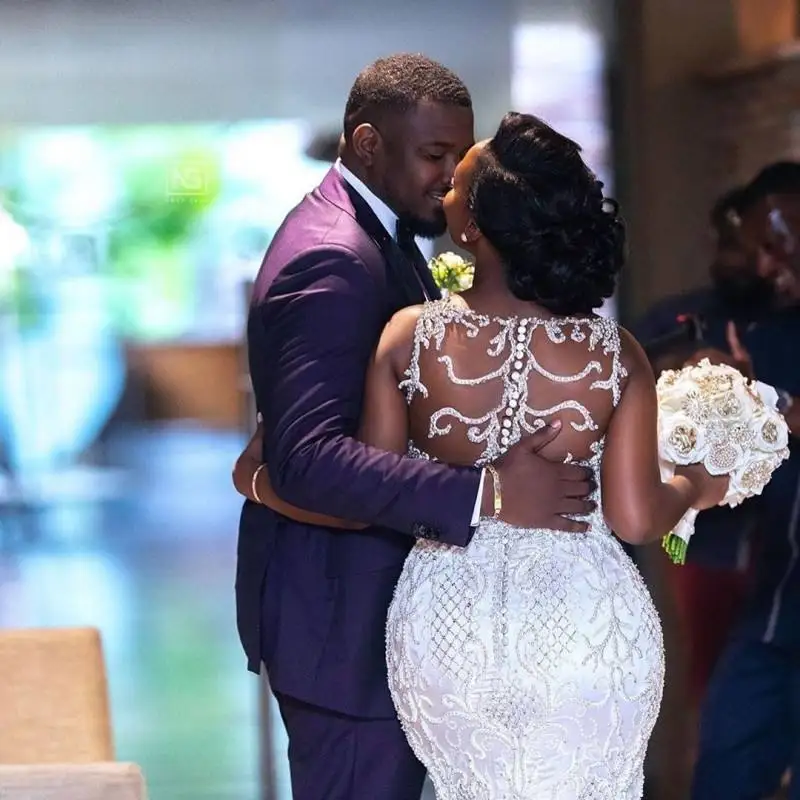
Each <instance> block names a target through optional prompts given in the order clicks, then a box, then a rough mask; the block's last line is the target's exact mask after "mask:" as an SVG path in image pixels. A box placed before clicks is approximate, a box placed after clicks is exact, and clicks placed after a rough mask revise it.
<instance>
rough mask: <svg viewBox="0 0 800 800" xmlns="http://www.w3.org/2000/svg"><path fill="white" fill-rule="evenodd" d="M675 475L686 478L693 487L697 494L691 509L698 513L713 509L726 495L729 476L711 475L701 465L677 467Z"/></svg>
mask: <svg viewBox="0 0 800 800" xmlns="http://www.w3.org/2000/svg"><path fill="white" fill-rule="evenodd" d="M675 474H676V475H680V476H681V477H683V478H686V480H688V481H689V483H691V484H692V486H693V487H694V489H695V491H696V492H697V500H695V502H694V503H692V508H696V509H697V510H698V511H705V510H706V509H709V508H715V507H716V506H718V505H719V504H720V503H721V502H722V501H723V500H724V499H725V495H726V494H727V493H728V484H729V483H730V478H729V476H727V475H712V474H711V473H709V471H708V470H707V469H706V468H705V467H704V466H703V465H702V464H689V465H688V466H685V467H677V468H676V469H675Z"/></svg>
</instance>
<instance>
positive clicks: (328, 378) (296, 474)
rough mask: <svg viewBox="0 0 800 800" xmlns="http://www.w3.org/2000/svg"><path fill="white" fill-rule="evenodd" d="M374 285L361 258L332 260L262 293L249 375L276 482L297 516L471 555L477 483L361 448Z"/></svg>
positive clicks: (381, 296) (310, 264)
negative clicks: (376, 529)
mask: <svg viewBox="0 0 800 800" xmlns="http://www.w3.org/2000/svg"><path fill="white" fill-rule="evenodd" d="M379 280H380V278H379V277H378V276H375V275H373V274H371V273H370V271H369V270H368V268H367V266H366V265H365V264H364V263H363V262H362V261H361V260H360V259H358V258H357V256H355V254H351V253H349V252H348V251H346V250H344V249H342V250H338V249H334V248H325V249H320V250H318V251H312V252H310V253H306V254H305V255H304V256H303V257H301V258H300V259H297V260H296V261H295V262H293V263H292V264H290V265H289V266H288V267H286V268H284V270H283V272H282V273H281V275H280V276H279V277H278V278H277V279H276V280H275V282H274V283H273V285H272V286H270V287H269V289H268V291H267V292H266V294H265V296H263V297H258V286H256V298H255V300H254V303H253V307H252V309H251V317H250V323H249V338H250V345H251V373H252V375H253V382H254V386H255V392H256V398H257V401H258V405H259V410H260V411H261V412H262V413H263V414H264V417H265V419H266V420H268V430H267V432H266V435H265V444H264V451H265V452H264V455H265V460H266V462H267V464H268V465H269V467H268V468H269V471H270V478H271V481H272V484H273V487H274V489H275V491H276V493H277V494H278V495H279V496H280V497H281V498H283V499H284V500H285V501H287V502H288V503H291V504H292V505H295V506H299V507H300V508H305V509H308V510H310V511H314V512H317V513H321V514H326V515H330V516H334V517H340V518H342V519H351V520H358V521H361V522H366V523H374V524H378V525H383V526H386V527H389V528H393V529H395V530H398V531H401V532H403V533H407V534H410V535H412V536H417V537H423V538H432V539H439V540H441V541H444V542H449V543H452V544H459V545H464V544H466V543H467V542H468V541H469V539H470V537H471V534H472V522H473V516H474V511H475V507H476V499H479V498H478V493H479V487H480V473H479V471H477V470H475V469H472V468H454V467H449V466H445V465H442V464H435V463H432V462H429V461H424V460H420V459H409V458H406V457H404V456H402V455H399V454H397V453H388V452H385V451H382V450H377V449H374V448H371V447H368V446H366V445H364V444H362V443H361V442H359V441H357V440H356V439H355V438H354V434H355V432H356V431H357V429H358V424H359V417H360V413H361V405H362V395H363V387H364V377H365V375H366V371H367V367H368V365H369V360H370V356H371V354H372V350H373V348H374V346H375V344H376V343H377V341H378V338H379V336H380V333H381V330H382V328H383V323H384V321H385V319H386V317H387V315H388V314H387V312H388V309H387V307H386V299H385V291H383V289H382V287H381V286H380V285H379V283H378V281H379ZM256 351H258V352H256ZM256 359H257V360H258V363H257V362H256Z"/></svg>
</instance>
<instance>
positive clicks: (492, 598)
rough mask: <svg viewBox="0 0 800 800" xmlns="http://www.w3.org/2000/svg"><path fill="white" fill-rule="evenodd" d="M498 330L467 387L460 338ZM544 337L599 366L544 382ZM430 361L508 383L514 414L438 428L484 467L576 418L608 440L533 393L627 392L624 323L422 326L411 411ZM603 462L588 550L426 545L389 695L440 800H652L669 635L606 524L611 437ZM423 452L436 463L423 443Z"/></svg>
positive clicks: (551, 538)
mask: <svg viewBox="0 0 800 800" xmlns="http://www.w3.org/2000/svg"><path fill="white" fill-rule="evenodd" d="M492 325H495V326H497V327H498V329H499V333H497V335H495V336H493V338H492V339H491V340H490V344H489V348H488V350H487V354H488V355H489V356H490V357H491V359H492V360H493V361H496V366H495V365H494V363H493V368H492V369H491V370H490V371H489V372H487V374H485V375H482V376H479V377H477V378H463V377H460V376H459V372H458V370H457V369H456V366H455V364H454V363H453V359H452V358H451V357H450V356H448V355H445V354H441V350H442V348H443V345H444V343H445V341H446V338H447V335H448V331H451V330H454V329H458V330H460V331H462V332H464V333H465V334H466V336H467V337H468V338H472V339H474V338H476V337H477V336H478V335H479V334H480V332H481V331H482V330H484V329H487V328H490V326H492ZM538 329H542V330H544V332H545V334H546V337H547V341H549V342H550V343H552V344H554V345H560V344H561V343H564V342H567V341H571V342H574V343H577V344H581V343H583V344H584V345H585V347H586V353H587V361H586V363H585V366H583V367H582V368H581V369H580V370H579V371H577V372H576V373H575V374H571V375H569V374H566V375H562V374H555V373H553V372H552V371H549V370H547V369H545V368H544V367H543V366H542V365H541V364H540V363H539V361H538V360H537V358H536V357H535V354H534V350H535V348H534V346H533V344H532V341H533V335H534V332H535V331H536V330H538ZM492 330H493V329H490V332H491V331H492ZM431 349H433V350H435V351H437V352H439V355H438V356H437V363H439V364H442V365H443V366H444V369H445V372H446V375H447V379H448V380H449V381H451V382H452V383H454V384H458V385H460V386H465V387H478V386H481V385H485V384H487V383H489V382H491V381H502V395H501V399H500V401H499V403H497V404H496V405H495V406H494V407H493V408H490V409H489V410H487V411H485V412H483V413H481V414H479V415H475V416H468V415H465V414H463V413H461V412H460V411H459V410H458V409H456V408H452V407H448V408H442V409H439V410H437V411H436V412H435V413H433V414H432V415H431V419H430V426H429V429H428V436H429V438H430V439H433V438H435V437H439V436H444V435H448V434H450V433H452V431H453V422H454V421H456V420H457V421H459V422H460V423H462V424H463V425H465V426H466V429H467V433H466V435H467V438H468V439H469V440H470V441H471V442H473V443H475V444H478V445H482V446H483V450H482V452H481V454H480V457H479V458H478V459H476V464H479V465H480V464H485V463H487V462H491V461H493V460H495V459H496V458H497V457H498V456H499V455H501V454H502V453H503V452H504V451H505V450H506V449H507V448H508V447H510V446H511V445H512V444H514V443H515V442H516V441H518V440H519V438H520V437H521V436H523V435H525V434H526V433H531V432H533V431H535V430H537V429H538V428H540V427H541V426H542V425H544V421H545V419H546V418H547V417H549V416H551V415H553V414H556V413H558V412H560V411H564V410H571V411H572V412H575V414H576V415H577V417H578V419H577V420H575V421H572V422H571V423H570V424H571V425H572V429H573V430H575V431H587V432H589V431H597V430H598V427H599V426H598V425H597V424H596V422H595V420H594V419H593V417H592V414H591V413H590V412H589V409H588V408H587V407H586V404H584V403H581V402H579V400H578V399H573V398H570V399H563V400H561V401H560V402H558V403H555V404H553V405H552V407H547V408H537V407H536V406H535V405H534V400H535V398H531V397H530V396H529V386H530V384H531V380H530V379H531V377H532V376H534V377H535V376H539V377H540V378H541V379H543V380H545V381H549V382H552V383H555V384H570V385H571V384H576V385H577V384H578V383H579V382H580V381H584V380H585V379H587V378H589V377H590V376H593V377H594V380H593V381H592V383H591V384H590V386H589V391H590V392H592V391H597V390H604V391H607V392H609V393H610V394H611V399H612V403H613V406H616V405H617V403H618V402H619V398H620V395H621V391H622V386H623V381H624V378H625V370H624V367H623V365H622V363H621V361H620V340H619V332H618V328H617V325H616V323H615V322H613V321H611V320H607V319H602V318H595V317H591V318H575V319H564V318H555V319H546V320H544V319H536V318H530V319H518V318H513V319H498V318H489V317H485V316H481V315H479V314H476V313H474V312H472V311H470V310H469V309H467V308H465V307H463V306H461V305H458V304H457V303H456V302H453V301H449V300H445V301H439V302H436V303H430V304H428V305H426V306H425V307H424V308H423V309H422V311H421V313H420V317H419V321H418V323H417V326H416V332H415V336H414V344H413V349H412V356H411V362H410V364H409V366H408V370H407V372H406V374H405V376H404V380H403V381H402V383H401V387H402V388H403V389H404V391H405V393H406V397H407V399H408V401H409V402H411V401H412V400H413V399H414V397H415V396H417V395H420V396H422V397H428V388H427V387H426V385H425V380H424V378H425V376H424V375H423V374H421V369H420V355H421V353H422V352H423V350H431ZM601 355H602V358H601ZM602 362H605V369H604V365H603V363H602ZM604 372H605V373H606V374H605V377H604ZM534 374H535V375H534ZM583 386H584V388H583V390H582V391H583V394H584V395H586V388H585V386H586V385H585V384H583ZM576 392H577V389H576ZM584 399H585V397H584ZM589 450H590V452H591V453H592V455H591V457H590V458H589V459H588V460H587V461H585V463H587V464H589V465H590V466H591V468H592V469H593V470H594V473H595V476H596V480H597V483H598V490H597V496H596V498H595V499H596V500H597V501H598V510H597V511H595V512H594V513H593V514H592V515H591V517H590V519H589V523H590V527H589V531H588V532H587V533H585V534H567V533H563V532H558V531H552V530H536V531H532V530H526V529H520V528H515V527H513V526H511V525H508V524H507V523H504V522H502V521H498V520H494V519H490V518H484V519H482V520H481V524H480V526H479V527H478V529H477V531H476V532H475V535H474V536H473V538H472V541H471V542H470V544H469V545H468V546H467V547H466V548H458V547H453V546H449V545H442V544H438V543H435V542H430V541H422V540H420V541H419V542H418V543H417V545H416V546H415V548H414V549H413V551H412V552H411V554H410V555H409V557H408V559H407V561H406V564H405V567H404V570H403V574H402V576H401V578H400V581H399V582H398V585H397V589H396V591H395V596H394V600H393V602H392V605H391V608H390V611H389V616H388V620H387V640H386V653H387V666H388V675H389V686H390V689H391V692H392V697H393V700H394V702H395V706H396V708H397V713H398V716H399V718H400V721H401V723H402V725H403V728H404V730H405V732H406V735H407V736H408V739H409V742H410V743H411V747H412V748H413V750H414V752H415V753H416V755H417V757H418V758H419V759H420V760H421V761H422V762H423V764H425V766H426V767H427V769H428V771H429V774H430V776H431V779H432V780H433V783H434V786H435V789H436V793H437V800H638V798H641V796H642V784H643V763H644V756H645V752H646V748H647V742H648V739H649V736H650V733H651V732H652V729H653V725H654V724H655V721H656V718H657V716H658V710H659V706H660V701H661V694H662V687H663V678H664V651H663V642H662V636H661V627H660V623H659V620H658V616H657V613H656V611H655V608H654V606H653V603H652V601H651V599H650V596H649V594H648V592H647V589H646V587H645V585H644V582H643V581H642V579H641V577H640V575H639V573H638V571H637V570H636V568H635V566H634V565H633V564H632V562H631V561H630V559H629V558H628V557H627V555H626V554H625V552H624V551H623V550H622V548H621V546H620V544H619V542H618V541H617V540H616V539H615V538H614V536H613V535H612V534H611V532H610V531H609V530H608V527H607V526H606V524H605V521H604V519H603V515H602V512H601V511H600V510H599V509H600V499H601V498H600V488H599V487H600V464H601V461H602V450H603V447H602V436H601V434H598V438H597V439H596V440H594V441H592V442H591V446H590V448H589ZM409 453H410V454H412V455H415V456H417V457H423V458H424V457H428V456H427V454H426V453H425V452H424V448H423V447H422V443H421V442H416V443H412V444H411V445H410V446H409Z"/></svg>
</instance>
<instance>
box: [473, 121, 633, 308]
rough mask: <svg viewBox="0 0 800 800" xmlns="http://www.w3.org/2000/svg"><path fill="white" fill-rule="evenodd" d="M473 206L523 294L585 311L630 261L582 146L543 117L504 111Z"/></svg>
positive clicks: (482, 160)
mask: <svg viewBox="0 0 800 800" xmlns="http://www.w3.org/2000/svg"><path fill="white" fill-rule="evenodd" d="M469 206H470V209H471V211H472V214H473V216H474V218H475V222H476V224H477V226H478V228H479V229H480V230H481V232H482V233H483V235H484V236H485V237H486V239H487V240H488V241H489V242H490V243H491V244H492V245H493V246H494V248H495V249H496V250H497V252H498V253H499V254H500V257H501V258H502V259H503V262H504V264H505V267H506V274H507V280H508V285H509V288H510V289H511V291H512V292H513V293H514V295H515V296H516V297H518V298H519V299H521V300H527V301H531V302H535V303H538V304H539V305H542V306H544V307H545V308H547V309H548V310H549V311H552V312H553V313H554V314H588V313H591V311H592V310H593V309H596V308H598V307H599V306H600V305H602V303H603V300H605V299H606V298H608V297H611V295H612V294H613V293H614V289H615V288H616V280H617V274H618V273H619V271H620V269H621V267H622V264H623V262H624V260H625V226H624V223H623V221H622V219H621V218H620V216H619V212H618V206H617V204H616V202H614V201H613V200H610V199H608V198H605V197H604V196H603V184H602V183H600V181H598V180H597V178H596V177H595V175H594V174H593V173H592V171H591V170H590V169H589V168H588V167H587V166H586V164H585V163H584V162H583V159H582V158H581V150H580V147H579V146H578V145H577V144H576V143H575V142H573V141H572V140H570V139H568V138H567V137H565V136H562V135H561V134H560V133H558V132H557V131H555V130H553V129H552V128H551V127H550V126H549V125H547V124H546V123H544V122H542V120H540V119H538V118H537V117H534V116H532V115H529V114H517V113H509V114H506V116H505V117H504V118H503V121H502V122H501V123H500V127H499V128H498V130H497V133H496V134H495V135H494V138H492V139H491V140H490V141H489V143H488V145H487V146H486V147H485V148H484V149H483V151H482V152H481V154H480V156H479V158H478V162H477V164H476V168H475V172H474V174H473V179H472V185H471V187H470V194H469Z"/></svg>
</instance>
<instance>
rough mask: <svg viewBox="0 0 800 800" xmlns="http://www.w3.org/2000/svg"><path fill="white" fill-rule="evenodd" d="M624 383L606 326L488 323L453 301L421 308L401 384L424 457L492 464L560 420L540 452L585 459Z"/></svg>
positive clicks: (615, 339) (602, 322)
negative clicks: (557, 430)
mask: <svg viewBox="0 0 800 800" xmlns="http://www.w3.org/2000/svg"><path fill="white" fill-rule="evenodd" d="M624 377H625V370H624V367H623V366H622V363H621V361H620V340H619V331H618V328H617V325H616V323H615V322H613V321H612V320H608V319H604V318H602V317H582V318H563V317H551V318H539V317H512V318H498V317H489V316H485V315H482V314H478V313H475V312H473V311H472V310H470V309H469V308H467V307H466V306H465V305H464V304H463V301H461V300H460V299H458V298H453V299H446V300H443V301H439V302H436V303H430V304H428V305H427V306H425V307H424V308H423V309H422V311H421V314H420V318H419V321H418V323H417V326H416V331H415V335H414V345H413V350H412V354H411V360H410V364H409V367H408V370H407V371H406V380H404V381H403V382H402V383H401V387H402V388H403V389H404V390H405V391H406V397H407V399H408V401H409V403H410V405H411V408H410V419H411V436H412V440H413V442H414V444H415V446H416V447H417V448H418V449H419V450H420V451H423V452H424V453H426V454H427V455H429V456H430V457H432V458H436V459H438V460H442V461H447V462H448V463H451V464H453V463H455V464H484V463H487V462H491V461H493V460H495V459H496V458H497V457H498V456H499V455H501V454H502V453H503V452H504V451H505V450H506V449H508V447H510V446H511V445H512V444H514V443H515V442H517V441H518V440H519V439H520V438H521V437H522V436H524V435H526V434H529V433H533V432H535V431H537V430H539V429H540V428H541V427H543V426H544V425H545V424H546V422H548V421H551V420H553V419H561V420H562V422H563V431H562V433H560V434H559V436H558V437H557V439H556V440H555V441H554V442H553V443H552V445H551V447H550V449H549V450H548V451H545V454H546V455H547V456H548V457H549V458H551V459H559V458H563V459H568V460H576V461H586V460H589V459H590V458H591V457H592V456H593V455H594V454H596V453H597V452H598V450H599V445H600V442H601V441H602V438H603V435H604V433H605V430H606V427H607V426H608V422H609V420H610V418H611V415H612V413H613V410H614V407H615V406H616V404H617V403H618V401H619V397H620V393H621V390H622V382H623V380H624Z"/></svg>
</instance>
